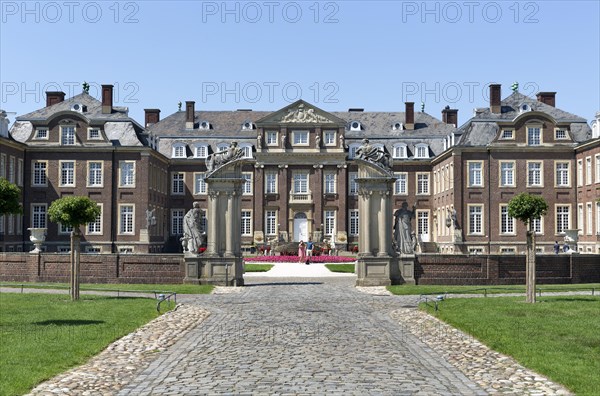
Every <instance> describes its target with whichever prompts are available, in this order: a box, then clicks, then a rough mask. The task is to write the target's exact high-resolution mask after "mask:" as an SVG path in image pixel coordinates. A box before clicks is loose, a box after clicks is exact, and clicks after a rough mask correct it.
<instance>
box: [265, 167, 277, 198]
mask: <svg viewBox="0 0 600 396" xmlns="http://www.w3.org/2000/svg"><path fill="white" fill-rule="evenodd" d="M265 193H266V194H277V172H265Z"/></svg>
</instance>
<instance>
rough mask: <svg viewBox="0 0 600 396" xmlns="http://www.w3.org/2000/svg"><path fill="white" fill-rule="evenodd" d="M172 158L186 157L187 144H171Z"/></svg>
mask: <svg viewBox="0 0 600 396" xmlns="http://www.w3.org/2000/svg"><path fill="white" fill-rule="evenodd" d="M171 156H172V157H173V158H187V145H186V144H185V143H175V144H173V153H172V155H171Z"/></svg>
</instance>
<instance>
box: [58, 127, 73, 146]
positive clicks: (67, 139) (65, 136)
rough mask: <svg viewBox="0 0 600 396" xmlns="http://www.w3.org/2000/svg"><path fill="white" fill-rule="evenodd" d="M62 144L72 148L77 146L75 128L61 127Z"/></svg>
mask: <svg viewBox="0 0 600 396" xmlns="http://www.w3.org/2000/svg"><path fill="white" fill-rule="evenodd" d="M60 144H62V145H63V146H72V145H74V144H75V127H74V126H71V125H63V126H61V127H60Z"/></svg>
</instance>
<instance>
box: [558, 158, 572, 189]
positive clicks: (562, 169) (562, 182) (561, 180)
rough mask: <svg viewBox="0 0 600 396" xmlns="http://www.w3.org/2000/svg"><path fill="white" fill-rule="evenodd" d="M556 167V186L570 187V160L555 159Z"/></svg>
mask: <svg viewBox="0 0 600 396" xmlns="http://www.w3.org/2000/svg"><path fill="white" fill-rule="evenodd" d="M554 168H555V170H556V181H555V182H556V187H570V186H571V178H570V177H569V175H570V173H571V172H570V169H569V168H570V162H559V161H555V162H554Z"/></svg>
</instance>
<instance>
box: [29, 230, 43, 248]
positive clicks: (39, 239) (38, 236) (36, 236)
mask: <svg viewBox="0 0 600 396" xmlns="http://www.w3.org/2000/svg"><path fill="white" fill-rule="evenodd" d="M28 230H29V231H30V232H31V235H30V236H29V240H30V241H31V242H33V246H34V248H33V250H32V251H31V252H29V253H40V252H41V251H42V250H41V249H40V248H41V247H42V243H43V242H44V241H45V240H46V230H47V228H28Z"/></svg>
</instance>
